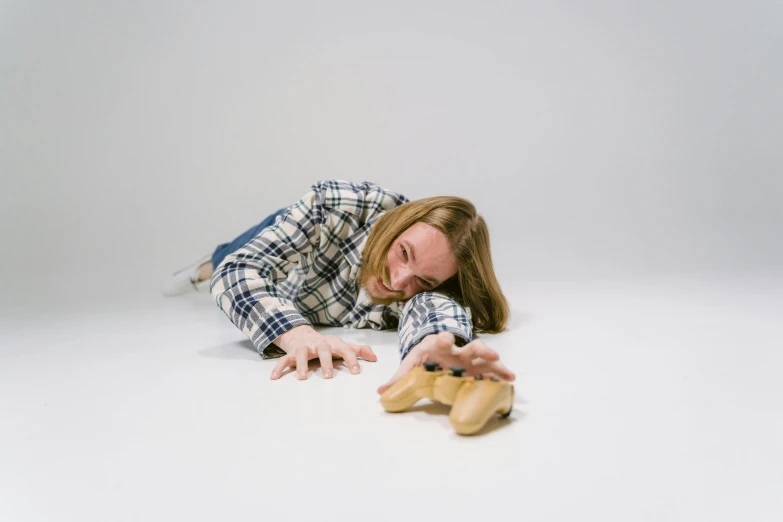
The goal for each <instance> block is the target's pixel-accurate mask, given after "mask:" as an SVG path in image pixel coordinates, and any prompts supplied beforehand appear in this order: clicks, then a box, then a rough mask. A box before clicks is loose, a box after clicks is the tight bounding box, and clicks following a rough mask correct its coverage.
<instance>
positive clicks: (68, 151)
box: [0, 0, 783, 304]
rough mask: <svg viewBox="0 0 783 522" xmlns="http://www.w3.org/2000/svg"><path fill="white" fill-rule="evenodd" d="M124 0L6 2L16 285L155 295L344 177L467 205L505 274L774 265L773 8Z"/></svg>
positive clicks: (782, 20)
mask: <svg viewBox="0 0 783 522" xmlns="http://www.w3.org/2000/svg"><path fill="white" fill-rule="evenodd" d="M126 4H128V5H125V6H120V5H116V3H112V5H109V3H105V2H97V1H96V2H87V1H76V0H72V1H68V2H54V1H50V2H32V1H21V0H20V1H2V2H0V111H1V112H0V173H2V185H1V186H0V189H1V190H0V200H1V201H0V203H1V204H2V206H1V208H2V210H1V212H2V223H1V224H0V226H1V227H2V229H0V232H1V233H2V248H3V250H2V256H0V268H1V269H2V270H3V273H4V274H6V278H5V283H4V292H2V297H0V299H3V300H8V301H9V302H14V303H17V304H18V303H22V304H24V303H31V302H35V301H37V300H40V299H41V297H42V295H44V294H42V292H56V295H57V300H58V302H62V301H63V300H68V299H69V298H74V299H76V298H89V297H90V296H97V295H104V296H112V295H114V296H129V295H142V294H145V293H148V292H155V291H157V286H158V283H159V281H160V279H161V278H162V277H163V276H164V275H165V274H166V273H167V272H169V271H171V270H173V269H175V268H178V267H180V266H182V265H184V264H187V263H188V262H190V261H193V260H194V259H195V258H197V257H199V256H200V255H202V254H204V253H207V252H209V251H210V250H211V249H212V248H213V247H214V245H215V244H216V243H218V242H222V241H225V240H228V239H231V238H232V237H233V236H235V235H236V234H238V233H239V232H242V231H243V230H244V229H246V228H247V227H248V226H250V225H252V224H253V223H254V222H256V221H258V220H260V219H261V218H262V217H264V216H265V215H266V214H267V213H268V212H270V211H272V210H274V209H276V208H277V207H279V206H283V205H287V204H289V203H292V202H293V201H294V200H295V199H296V198H298V197H299V196H300V195H302V194H303V193H304V192H306V191H307V189H308V187H309V185H310V183H312V182H313V181H314V180H316V179H320V178H332V177H336V178H342V179H349V180H362V179H370V180H374V181H377V182H378V183H380V184H382V185H384V186H386V187H388V188H391V189H395V190H399V191H401V192H403V193H405V194H406V195H408V196H409V197H411V198H416V197H423V196H429V195H435V194H456V195H462V196H465V197H468V198H470V199H471V200H472V201H474V202H475V203H476V205H477V206H478V207H479V209H480V210H481V212H482V213H483V214H484V215H485V217H486V218H487V220H488V222H489V224H490V227H491V231H492V235H493V250H494V252H495V255H496V261H497V265H498V269H499V271H500V272H501V274H509V273H511V272H512V271H516V272H517V274H521V275H522V277H526V278H549V277H556V278H564V277H584V276H588V277H599V276H601V277H603V276H606V275H611V274H637V273H651V272H689V271H696V270H702V271H703V270H750V269H754V270H768V269H774V268H779V267H781V266H782V265H783V261H782V258H783V246H782V245H783V242H782V241H780V238H779V236H780V225H781V222H783V210H781V204H780V201H781V195H783V176H782V175H781V172H783V158H782V154H781V148H780V145H781V138H783V123H781V122H783V103H782V102H781V95H780V93H781V92H783V67H781V64H783V39H782V38H781V34H783V4H781V3H780V2H773V1H769V2H745V3H741V4H740V3H737V2H706V1H695V0H686V1H676V2H674V1H666V2H646V4H647V5H637V4H639V3H629V2H620V1H615V2H592V3H584V2H581V3H576V2H573V3H571V4H574V5H569V3H566V2H543V1H541V2H511V1H508V2H488V1H480V2H479V1H476V2H452V1H438V2H427V1H415V2H385V3H380V2H366V1H354V2H187V3H186V2H173V1H163V0H156V1H144V2H127V3H126ZM631 4H633V5H631ZM31 289H35V290H36V291H33V292H31V291H30V290H31Z"/></svg>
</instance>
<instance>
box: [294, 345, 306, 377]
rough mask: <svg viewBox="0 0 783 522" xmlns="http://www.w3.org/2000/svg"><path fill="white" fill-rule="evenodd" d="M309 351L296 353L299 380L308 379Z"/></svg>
mask: <svg viewBox="0 0 783 522" xmlns="http://www.w3.org/2000/svg"><path fill="white" fill-rule="evenodd" d="M307 360H308V359H307V350H297V351H296V373H297V377H299V380H304V379H307V369H308V368H307Z"/></svg>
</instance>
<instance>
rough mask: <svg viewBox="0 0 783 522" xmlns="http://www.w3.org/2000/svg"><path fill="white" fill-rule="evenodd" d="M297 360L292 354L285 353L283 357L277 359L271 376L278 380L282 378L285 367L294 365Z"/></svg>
mask: <svg viewBox="0 0 783 522" xmlns="http://www.w3.org/2000/svg"><path fill="white" fill-rule="evenodd" d="M295 362H296V359H295V358H294V356H293V355H290V354H287V355H284V356H283V357H281V358H280V360H279V361H277V364H276V365H275V367H274V368H273V369H272V375H271V376H270V378H271V379H272V380H273V381H276V380H277V379H279V378H280V376H281V375H282V374H283V372H284V371H285V369H286V368H288V367H289V366H293V365H294V363H295Z"/></svg>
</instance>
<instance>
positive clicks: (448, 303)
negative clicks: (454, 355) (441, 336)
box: [398, 292, 473, 359]
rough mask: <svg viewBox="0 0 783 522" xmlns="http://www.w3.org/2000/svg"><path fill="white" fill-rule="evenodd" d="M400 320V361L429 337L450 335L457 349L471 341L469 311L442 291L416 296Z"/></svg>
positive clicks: (471, 327)
mask: <svg viewBox="0 0 783 522" xmlns="http://www.w3.org/2000/svg"><path fill="white" fill-rule="evenodd" d="M400 317H401V319H400V324H399V328H398V333H399V338H400V355H401V357H400V359H405V356H406V355H408V353H410V351H411V349H412V348H413V347H414V346H416V345H417V344H419V342H421V340H422V339H424V338H425V337H426V336H428V335H430V334H435V333H439V332H451V333H453V334H454V337H455V339H456V343H457V346H463V345H465V344H467V343H469V342H470V341H471V340H472V335H473V325H472V323H471V320H470V310H469V309H465V308H463V307H462V305H460V304H459V303H458V302H457V301H455V300H454V299H452V298H451V297H449V296H447V295H445V294H442V293H439V292H422V293H420V294H416V295H415V296H413V297H412V298H411V299H410V300H409V301H408V302H407V303H405V306H404V307H403V309H402V312H401V313H400Z"/></svg>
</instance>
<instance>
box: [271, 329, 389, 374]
mask: <svg viewBox="0 0 783 522" xmlns="http://www.w3.org/2000/svg"><path fill="white" fill-rule="evenodd" d="M275 344H277V345H278V346H280V348H282V349H283V351H284V352H286V354H285V355H284V356H283V357H281V358H280V360H279V361H278V362H277V365H275V367H274V369H273V370H272V375H271V378H272V380H276V379H279V378H280V376H281V375H282V374H283V371H285V369H286V368H288V367H296V372H297V375H298V376H299V379H307V362H308V361H310V360H311V359H315V358H318V359H320V361H321V374H322V375H323V377H324V379H331V378H332V376H333V375H334V365H333V364H332V359H343V360H344V361H345V364H346V366H348V368H349V370H350V371H351V373H353V374H357V373H359V371H360V368H359V360H358V358H359V357H361V358H362V359H364V360H365V361H373V362H374V361H377V360H378V357H376V355H375V354H374V353H373V351H372V348H370V347H369V346H368V345H366V344H365V345H357V344H353V343H347V342H345V341H343V340H342V339H340V338H339V337H334V336H329V335H323V334H320V333H318V332H316V331H315V330H314V329H313V328H312V327H310V326H298V327H296V328H293V329H292V330H289V331H288V332H286V333H284V334H283V335H281V336H280V337H279V338H278V339H277V340H276V341H275Z"/></svg>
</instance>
